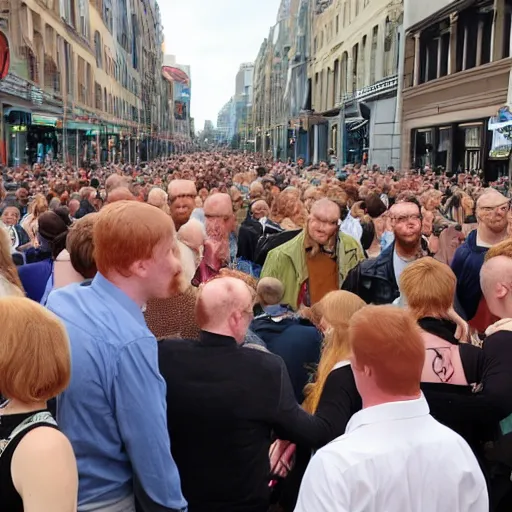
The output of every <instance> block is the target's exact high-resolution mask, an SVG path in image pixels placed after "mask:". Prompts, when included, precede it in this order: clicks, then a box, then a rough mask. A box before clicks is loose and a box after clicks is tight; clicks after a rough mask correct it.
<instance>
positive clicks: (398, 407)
mask: <svg viewBox="0 0 512 512" xmlns="http://www.w3.org/2000/svg"><path fill="white" fill-rule="evenodd" d="M428 414H430V409H429V407H428V403H427V400H426V399H425V397H424V396H423V393H422V394H421V397H420V398H416V399H415V400H404V401H401V402H388V403H386V404H380V405H374V406H373V407H368V408H367V409H363V410H361V411H359V412H357V413H356V414H354V416H352V418H351V419H350V421H349V422H348V425H347V429H346V432H347V433H348V432H352V431H353V430H357V429H358V428H359V427H363V426H365V425H371V424H373V423H382V422H388V421H395V420H404V419H409V418H416V417H419V416H427V415H428Z"/></svg>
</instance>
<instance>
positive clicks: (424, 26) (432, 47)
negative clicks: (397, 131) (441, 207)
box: [402, 0, 512, 180]
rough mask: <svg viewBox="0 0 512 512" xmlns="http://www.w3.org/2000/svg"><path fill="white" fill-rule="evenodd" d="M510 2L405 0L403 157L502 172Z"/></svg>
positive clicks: (507, 143) (507, 146) (491, 174)
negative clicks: (420, 1)
mask: <svg viewBox="0 0 512 512" xmlns="http://www.w3.org/2000/svg"><path fill="white" fill-rule="evenodd" d="M511 24H512V1H510V0H488V1H466V2H459V1H441V0H437V1H436V2H425V3H424V4H423V6H422V9H420V10H418V9H417V5H416V2H415V1H414V0H406V2H405V29H406V45H405V55H404V57H405V59H404V70H403V92H402V98H403V106H402V121H403V124H402V134H403V136H402V161H403V163H404V165H411V166H414V167H424V166H427V165H428V166H433V167H439V168H444V169H446V170H448V171H451V172H458V171H459V172H460V171H475V170H483V171H484V172H485V176H486V177H487V179H489V180H492V179H495V178H496V177H497V176H499V175H501V174H508V167H509V164H508V162H509V155H510V150H511V148H512V145H511V140H510V131H511V128H510V126H511V124H512V122H511V119H510V118H511V117H512V116H511V115H510V112H509V108H508V107H509V103H510V101H511V98H510V97H509V95H508V91H509V84H510V72H511V65H512V59H511V57H512V40H511Z"/></svg>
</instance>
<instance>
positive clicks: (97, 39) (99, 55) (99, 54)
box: [94, 31, 103, 69]
mask: <svg viewBox="0 0 512 512" xmlns="http://www.w3.org/2000/svg"><path fill="white" fill-rule="evenodd" d="M94 50H95V52H96V66H97V67H98V68H99V69H102V68H103V51H102V46H101V36H100V33H99V32H98V31H96V32H94Z"/></svg>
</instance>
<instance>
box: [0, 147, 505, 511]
mask: <svg viewBox="0 0 512 512" xmlns="http://www.w3.org/2000/svg"><path fill="white" fill-rule="evenodd" d="M506 185H507V183H506V181H500V182H497V183H491V184H487V183H483V182H482V180H481V178H480V177H479V176H478V175H477V174H455V175H447V174H446V173H439V172H437V173H436V172H434V171H433V170H432V169H429V168H425V169H422V170H415V171H396V170H395V169H393V168H388V169H380V168H378V167H377V166H373V167H367V166H364V165H355V166H346V167H345V168H343V169H335V168H334V167H333V166H331V165H328V164H327V163H320V164H319V165H314V166H313V165H306V164H305V162H304V161H303V160H299V161H298V162H297V163H293V162H280V161H277V162H276V161H272V160H270V159H264V158H262V157H260V156H257V155H253V154H242V153H235V152H219V153H196V154H189V155H180V156H176V157H173V158H170V159H166V160H158V161H154V162H150V163H147V164H144V165H141V166H128V165H109V166H106V167H98V168H94V169H75V168H70V167H65V166H59V165H58V164H52V165H47V166H43V165H38V164H36V165H34V166H33V167H32V168H16V169H10V168H9V169H3V186H2V187H1V189H0V203H1V225H0V258H1V259H0V323H1V325H2V326H3V336H2V337H1V339H0V510H6V511H8V512H19V511H25V512H34V511H37V512H72V511H76V510H78V511H80V512H135V511H137V512H140V511H142V512H153V511H168V512H173V511H174V512H177V511H181V512H184V511H187V510H188V511H190V512H268V511H282V512H292V511H294V510H295V511H297V512H335V511H336V512H340V511H350V512H377V511H378V512H382V511H384V510H385V511H394V512H395V511H396V512H403V511H411V512H413V511H415V512H420V511H421V512H455V511H457V512H488V511H492V512H504V511H508V512H509V511H510V510H512V350H511V349H510V348H509V346H508V345H509V344H511V343H512V211H511V203H510V199H509V197H508V191H507V190H506Z"/></svg>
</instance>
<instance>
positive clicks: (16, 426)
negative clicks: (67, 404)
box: [0, 297, 78, 512]
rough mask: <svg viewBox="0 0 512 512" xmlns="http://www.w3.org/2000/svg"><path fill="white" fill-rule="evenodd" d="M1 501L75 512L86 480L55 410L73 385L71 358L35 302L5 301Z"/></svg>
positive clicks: (58, 330)
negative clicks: (81, 480)
mask: <svg viewBox="0 0 512 512" xmlns="http://www.w3.org/2000/svg"><path fill="white" fill-rule="evenodd" d="M0 323H1V325H2V336H1V338H0V389H1V390H2V395H3V398H2V399H1V401H2V404H1V406H0V496H1V504H2V506H1V508H2V510H6V511H7V510H8V511H9V512H23V511H25V512H29V511H30V512H34V511H37V512H75V511H76V509H77V493H78V474H77V467H76V460H75V456H74V454H73V449H72V447H71V444H70V442H69V441H68V439H67V438H66V437H65V436H64V434H62V433H61V432H60V431H59V430H58V428H57V424H56V422H55V420H54V419H53V417H52V415H51V413H50V412H49V411H48V409H47V401H48V400H50V399H51V398H54V397H56V396H57V395H59V394H60V393H61V392H62V391H64V389H65V388H66V387H67V385H68V383H69V378H70V374H71V357H70V351H69V342H68V337H67V334H66V330H65V328H64V326H63V325H62V323H61V322H60V321H59V320H58V318H57V317H56V316H55V315H54V314H53V313H50V312H49V311H48V310H46V309H44V308H43V307H42V306H40V305H39V304H37V303H35V302H33V301H31V300H30V299H25V298H20V297H8V298H6V297H4V298H1V299H0Z"/></svg>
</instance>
